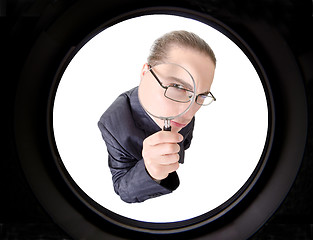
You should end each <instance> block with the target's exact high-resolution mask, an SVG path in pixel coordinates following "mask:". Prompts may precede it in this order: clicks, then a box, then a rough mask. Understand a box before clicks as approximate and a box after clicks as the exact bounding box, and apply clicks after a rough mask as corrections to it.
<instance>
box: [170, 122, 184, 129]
mask: <svg viewBox="0 0 313 240" xmlns="http://www.w3.org/2000/svg"><path fill="white" fill-rule="evenodd" d="M171 124H172V126H175V127H179V128H183V127H186V126H187V124H183V123H178V122H175V121H171Z"/></svg>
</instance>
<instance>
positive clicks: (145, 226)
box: [48, 8, 275, 233]
mask: <svg viewBox="0 0 313 240" xmlns="http://www.w3.org/2000/svg"><path fill="white" fill-rule="evenodd" d="M156 12H161V13H162V14H164V13H167V14H169V13H170V14H172V15H183V16H185V15H188V16H189V17H191V18H193V19H195V20H198V21H201V22H203V23H206V24H207V25H210V26H212V27H213V26H214V27H215V28H217V29H219V30H220V31H222V33H223V34H224V35H226V36H228V37H229V38H230V39H231V40H233V41H234V42H235V43H237V44H238V46H239V47H240V48H241V49H242V50H243V51H244V53H245V54H247V56H248V57H249V59H251V61H252V62H253V64H254V66H255V69H257V72H258V73H259V75H260V79H261V82H262V85H263V86H264V90H265V93H266V97H267V106H268V114H269V116H268V131H267V139H266V142H265V146H264V150H263V153H262V155H261V157H260V161H259V163H258V164H257V166H256V168H255V170H254V171H253V173H252V174H251V176H250V177H249V179H247V181H246V183H245V184H244V185H243V186H242V187H241V188H240V189H239V190H238V191H237V192H236V193H235V194H234V195H233V196H232V197H231V198H230V199H229V200H227V201H226V202H225V203H223V204H221V205H220V206H218V207H217V208H215V209H213V210H211V211H209V212H207V213H205V214H203V215H201V216H198V217H194V218H192V219H189V220H185V221H180V222H169V223H152V222H140V221H137V220H132V219H129V218H126V217H123V216H121V215H118V214H115V213H114V212H112V211H110V210H108V209H106V208H105V206H100V205H99V204H97V203H96V202H94V201H93V200H92V199H91V198H90V197H89V196H88V195H86V194H85V193H84V191H83V190H82V189H81V188H80V187H79V186H78V185H77V184H76V183H75V181H74V180H73V179H72V178H71V176H70V174H69V172H68V171H67V170H66V168H65V166H64V164H63V163H62V158H61V156H60V155H59V153H58V150H57V147H56V143H55V139H54V135H53V127H52V126H53V120H52V119H53V103H54V97H55V95H56V91H57V87H58V85H59V82H60V81H61V79H62V76H63V74H64V71H65V70H66V68H67V66H68V65H69V63H70V62H71V61H72V59H73V58H74V57H75V56H76V54H77V53H78V51H80V49H81V48H82V47H83V46H84V45H85V44H86V43H87V42H88V41H90V40H91V39H92V38H93V37H94V36H96V35H97V34H99V33H100V32H102V31H104V30H105V29H107V28H108V27H110V26H112V25H113V24H112V23H117V22H119V21H124V20H126V19H129V18H130V16H131V17H137V16H142V15H149V14H155V13H156ZM271 95H272V94H271V89H270V85H269V82H268V79H267V76H266V74H265V72H264V69H263V68H262V66H261V64H260V62H259V61H258V59H257V57H256V56H255V55H254V54H253V52H252V51H251V49H249V47H248V45H247V44H246V43H245V42H244V41H243V40H242V39H241V38H240V37H239V36H238V35H236V33H234V32H231V30H229V28H228V27H227V26H226V25H223V24H222V23H220V22H219V21H217V20H216V19H214V18H212V17H209V16H207V17H206V18H204V17H203V16H201V15H199V14H197V13H195V12H192V11H186V10H185V9H171V10H169V9H166V8H165V9H162V8H150V9H138V10H136V11H134V12H130V13H127V14H125V15H121V16H118V17H117V18H115V19H113V20H112V21H110V22H107V23H105V24H103V25H102V26H101V27H99V28H98V29H97V30H95V31H93V32H92V33H91V34H89V35H88V36H87V37H86V38H85V39H84V40H82V42H81V43H80V44H78V45H77V46H76V47H75V48H73V49H72V50H71V51H70V52H69V54H68V56H66V57H65V59H64V61H63V62H62V63H61V65H60V68H59V70H58V71H57V74H56V77H55V79H54V81H53V87H52V90H51V94H50V100H49V105H48V120H49V122H48V126H49V127H50V129H49V136H50V138H49V139H50V145H51V147H52V152H53V155H54V158H55V159H56V160H57V161H56V164H57V166H58V168H59V170H60V173H61V174H62V177H63V178H64V180H65V182H67V184H68V186H69V188H71V189H72V191H73V193H74V194H76V195H77V197H78V198H79V199H81V201H82V202H84V203H85V204H86V205H87V206H89V207H90V208H91V209H92V210H93V211H95V212H96V213H97V214H99V215H100V216H102V217H103V218H105V219H106V220H108V221H111V222H112V223H114V224H118V225H120V226H122V227H125V228H130V229H135V230H139V231H144V232H145V231H147V232H154V233H161V232H162V233H175V232H181V231H186V230H190V229H194V228H198V227H199V226H202V225H205V224H207V223H209V222H212V221H214V220H215V219H217V218H219V217H220V216H222V215H224V214H225V213H227V212H228V211H230V209H232V208H233V207H234V206H235V205H236V204H237V203H238V202H239V201H240V199H242V198H244V196H245V195H246V194H247V193H248V192H249V190H250V189H251V188H252V187H253V185H254V183H255V182H256V181H257V179H258V177H259V176H260V174H261V173H262V170H263V168H264V166H265V164H266V162H267V158H268V155H269V152H270V148H271V145H272V141H273V137H274V132H273V129H274V128H275V126H274V125H275V119H274V110H273V109H274V102H273V99H272V98H271Z"/></svg>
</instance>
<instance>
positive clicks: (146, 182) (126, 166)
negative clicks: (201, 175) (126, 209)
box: [98, 122, 179, 203]
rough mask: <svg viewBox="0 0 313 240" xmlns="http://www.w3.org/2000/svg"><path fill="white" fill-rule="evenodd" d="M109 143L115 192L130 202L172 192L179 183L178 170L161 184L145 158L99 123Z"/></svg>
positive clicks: (104, 137) (109, 158)
mask: <svg viewBox="0 0 313 240" xmlns="http://www.w3.org/2000/svg"><path fill="white" fill-rule="evenodd" d="M98 126H99V129H100V131H101V133H102V137H103V139H104V141H105V142H106V145H107V150H108V160H109V167H110V170H111V173H112V179H113V185H114V190H115V192H116V193H117V194H118V195H119V196H120V197H121V199H122V200H123V201H125V202H128V203H133V202H142V201H145V200H147V199H149V198H153V197H157V196H160V195H164V194H168V193H171V192H172V191H173V190H175V189H176V188H177V187H178V185H179V180H178V177H177V174H176V172H175V173H172V174H170V175H169V176H168V178H167V179H166V180H165V181H163V182H162V183H161V185H160V184H158V183H157V182H155V181H154V180H153V179H152V178H151V177H150V175H149V174H148V172H147V170H146V168H145V164H144V160H143V159H142V157H141V158H138V159H136V158H135V157H134V156H133V155H132V154H130V153H129V152H128V151H127V149H125V147H123V146H122V145H121V144H120V143H119V141H117V140H116V139H115V138H114V137H113V136H112V134H111V133H110V132H109V131H108V129H107V128H106V127H105V126H104V124H103V123H101V122H99V123H98Z"/></svg>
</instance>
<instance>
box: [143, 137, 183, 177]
mask: <svg viewBox="0 0 313 240" xmlns="http://www.w3.org/2000/svg"><path fill="white" fill-rule="evenodd" d="M182 140H183V136H182V135H181V134H179V133H177V132H171V131H160V132H157V133H155V134H153V135H151V136H149V137H147V138H146V139H145V140H144V141H143V148H142V156H143V159H144V162H145V166H146V169H147V171H148V172H149V174H150V176H151V177H152V178H153V179H155V180H162V179H165V178H166V177H167V176H168V174H169V173H171V172H174V171H176V170H177V169H178V167H179V163H178V161H179V154H178V153H179V151H180V146H179V145H178V143H179V142H181V141H182Z"/></svg>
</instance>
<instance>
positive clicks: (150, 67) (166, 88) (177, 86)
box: [148, 64, 216, 106]
mask: <svg viewBox="0 0 313 240" xmlns="http://www.w3.org/2000/svg"><path fill="white" fill-rule="evenodd" d="M148 66H149V71H150V72H151V73H152V75H153V77H154V78H155V79H156V80H157V82H158V83H159V84H160V86H161V87H162V88H164V89H165V91H164V96H165V97H166V98H168V99H170V100H172V101H175V102H181V103H187V102H190V100H188V101H179V100H176V99H173V98H170V97H168V96H167V95H166V92H167V90H168V88H170V87H175V88H179V89H181V90H185V91H187V92H191V93H192V94H194V92H193V91H191V90H189V89H186V88H182V87H179V85H177V84H175V83H172V84H170V85H168V86H164V85H163V84H162V82H161V81H160V79H159V78H158V76H157V75H156V73H155V72H154V71H153V70H152V66H151V65H150V64H149V65H148ZM209 94H210V95H209ZM199 96H207V97H208V96H209V97H211V98H212V99H213V101H211V102H210V103H208V104H201V103H198V97H199ZM189 98H190V99H191V98H192V96H190V97H189ZM215 101H216V98H215V97H214V95H213V94H212V92H208V93H207V94H203V93H201V94H198V95H197V96H196V97H195V102H196V103H197V104H198V105H200V106H208V105H210V104H211V103H212V102H215Z"/></svg>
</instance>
